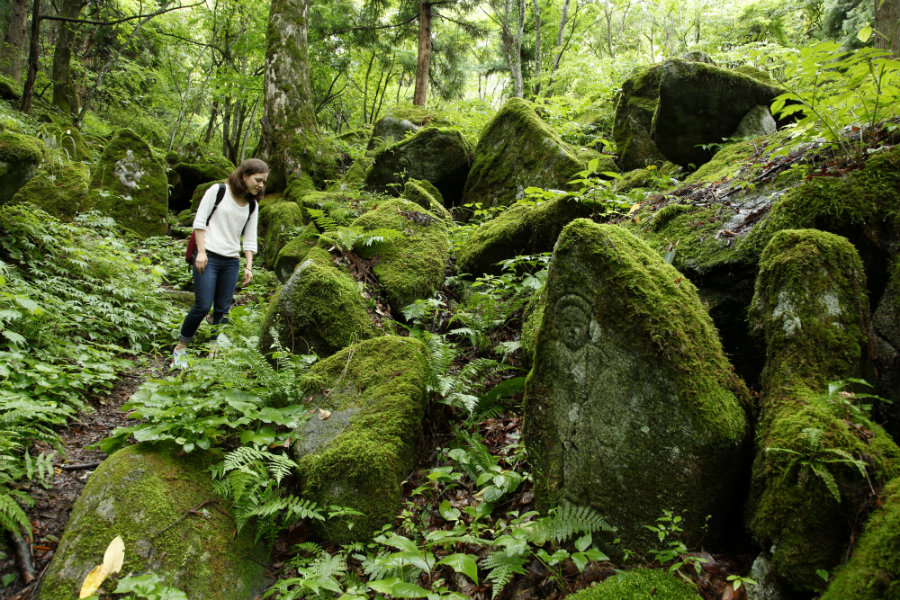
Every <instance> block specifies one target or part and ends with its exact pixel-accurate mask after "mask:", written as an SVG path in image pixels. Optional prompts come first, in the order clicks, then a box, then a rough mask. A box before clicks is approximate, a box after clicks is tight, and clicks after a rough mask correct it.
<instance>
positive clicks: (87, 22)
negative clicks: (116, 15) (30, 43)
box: [38, 0, 204, 25]
mask: <svg viewBox="0 0 900 600" xmlns="http://www.w3.org/2000/svg"><path fill="white" fill-rule="evenodd" d="M203 3H204V2H203V1H202V0H201V1H200V2H196V3H194V4H188V5H187V6H182V5H178V6H173V7H171V8H161V9H159V10H158V11H156V12H152V13H149V14H146V15H132V16H130V17H123V18H121V19H116V20H115V21H95V20H93V19H73V18H71V17H57V16H55V15H38V20H39V21H65V22H67V23H81V24H84V25H118V24H120V23H125V22H127V21H134V20H135V19H147V18H151V17H155V16H157V15H161V14H164V13H167V12H172V11H175V10H181V9H182V8H193V7H195V6H200V5H201V4H203Z"/></svg>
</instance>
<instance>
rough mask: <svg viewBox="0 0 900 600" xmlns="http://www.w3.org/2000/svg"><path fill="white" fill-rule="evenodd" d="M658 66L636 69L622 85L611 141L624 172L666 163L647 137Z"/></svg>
mask: <svg viewBox="0 0 900 600" xmlns="http://www.w3.org/2000/svg"><path fill="white" fill-rule="evenodd" d="M659 67H660V66H659V65H651V66H646V67H639V68H637V69H635V71H634V73H632V75H631V76H630V77H628V79H626V80H625V82H624V83H622V92H621V93H620V94H619V101H618V102H617V103H616V118H615V123H614V126H613V139H614V140H615V142H616V150H617V151H618V153H619V161H620V162H621V163H622V169H623V170H625V171H633V170H635V169H643V168H645V167H647V166H648V165H651V164H661V163H663V162H665V160H666V159H665V157H664V156H663V154H662V152H660V150H659V148H657V147H656V142H654V141H653V138H652V137H651V136H650V130H651V128H652V126H653V115H654V114H655V113H656V106H657V104H658V103H659Z"/></svg>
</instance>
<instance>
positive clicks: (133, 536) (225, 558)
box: [38, 444, 267, 600]
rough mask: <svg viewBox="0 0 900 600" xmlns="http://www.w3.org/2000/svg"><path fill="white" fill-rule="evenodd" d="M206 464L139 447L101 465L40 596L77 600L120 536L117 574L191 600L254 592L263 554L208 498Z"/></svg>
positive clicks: (51, 599) (258, 586) (199, 458)
mask: <svg viewBox="0 0 900 600" xmlns="http://www.w3.org/2000/svg"><path fill="white" fill-rule="evenodd" d="M210 464H211V458H210V457H208V456H204V455H197V454H192V455H189V456H187V457H177V458H176V456H175V451H174V449H173V448H172V447H168V446H164V447H153V446H149V445H143V444H142V445H138V446H131V447H128V448H125V449H123V450H120V451H119V452H117V453H116V454H114V455H113V456H111V457H109V458H108V459H107V460H105V461H104V462H103V463H102V464H101V465H100V467H98V468H97V470H96V471H95V472H94V473H93V475H92V476H91V479H90V481H88V484H87V486H85V489H84V492H83V493H82V495H81V497H80V498H79V500H78V502H77V503H76V504H75V508H74V509H73V511H72V517H71V518H70V520H69V523H68V525H67V527H66V531H65V533H64V534H63V537H62V540H60V544H59V548H58V549H57V552H56V555H55V556H54V557H53V561H52V562H51V565H50V567H49V569H48V571H47V574H46V576H45V577H44V578H43V582H42V584H41V588H40V595H39V596H38V597H39V598H41V599H43V600H68V599H73V600H74V599H75V598H77V597H78V590H79V589H80V587H81V583H82V581H83V579H84V577H85V576H86V575H87V574H88V572H90V570H91V569H93V568H94V567H95V566H96V565H98V564H100V563H101V562H102V560H103V553H104V551H105V550H106V547H107V546H108V544H109V543H110V542H111V541H112V539H113V538H114V537H116V536H117V535H120V536H122V539H123V540H124V542H125V564H124V566H123V569H122V573H140V572H152V573H155V574H157V575H159V576H160V577H161V579H162V580H163V582H164V583H165V584H166V585H170V586H173V587H177V588H178V589H181V590H183V591H185V592H186V593H187V594H188V596H189V597H203V598H216V599H223V600H225V599H238V598H249V597H251V596H253V595H254V594H255V593H257V592H259V591H260V589H261V587H262V584H263V583H264V573H263V569H264V567H263V564H264V561H265V560H266V554H267V551H266V549H265V548H263V547H257V546H255V545H254V544H253V539H252V533H251V532H250V531H249V530H245V531H243V532H241V533H240V534H238V535H237V536H236V537H235V532H234V521H233V520H232V519H231V518H229V517H228V516H227V512H226V511H227V506H223V504H222V503H221V502H220V501H219V500H218V498H217V497H216V495H215V493H214V492H213V489H212V484H211V481H210V478H209V473H208V472H207V468H208V467H209V465H210ZM204 506H206V508H204ZM191 511H200V512H201V513H202V515H194V514H191Z"/></svg>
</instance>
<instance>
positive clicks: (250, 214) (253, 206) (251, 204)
mask: <svg viewBox="0 0 900 600" xmlns="http://www.w3.org/2000/svg"><path fill="white" fill-rule="evenodd" d="M254 210H256V200H250V212H248V213H247V220H246V221H244V228H243V229H241V237H244V232H245V231H247V223H249V222H250V217H252V216H253V211H254Z"/></svg>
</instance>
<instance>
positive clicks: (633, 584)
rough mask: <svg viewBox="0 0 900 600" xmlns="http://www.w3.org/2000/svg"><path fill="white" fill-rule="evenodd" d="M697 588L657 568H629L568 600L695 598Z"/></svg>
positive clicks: (686, 599)
mask: <svg viewBox="0 0 900 600" xmlns="http://www.w3.org/2000/svg"><path fill="white" fill-rule="evenodd" d="M702 597H703V596H701V595H700V593H699V592H698V591H697V587H696V586H695V585H693V584H691V583H687V582H685V581H683V580H681V579H679V578H677V577H675V576H674V575H671V574H669V573H667V572H666V571H661V570H658V569H632V570H631V571H624V572H622V573H618V574H616V575H613V576H612V577H610V578H609V579H605V580H604V581H603V582H601V583H599V584H597V585H595V586H593V587H589V588H586V589H584V590H581V591H580V592H578V593H576V594H572V595H570V596H567V597H566V598H567V599H568V600H651V599H652V600H698V599H699V598H702Z"/></svg>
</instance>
